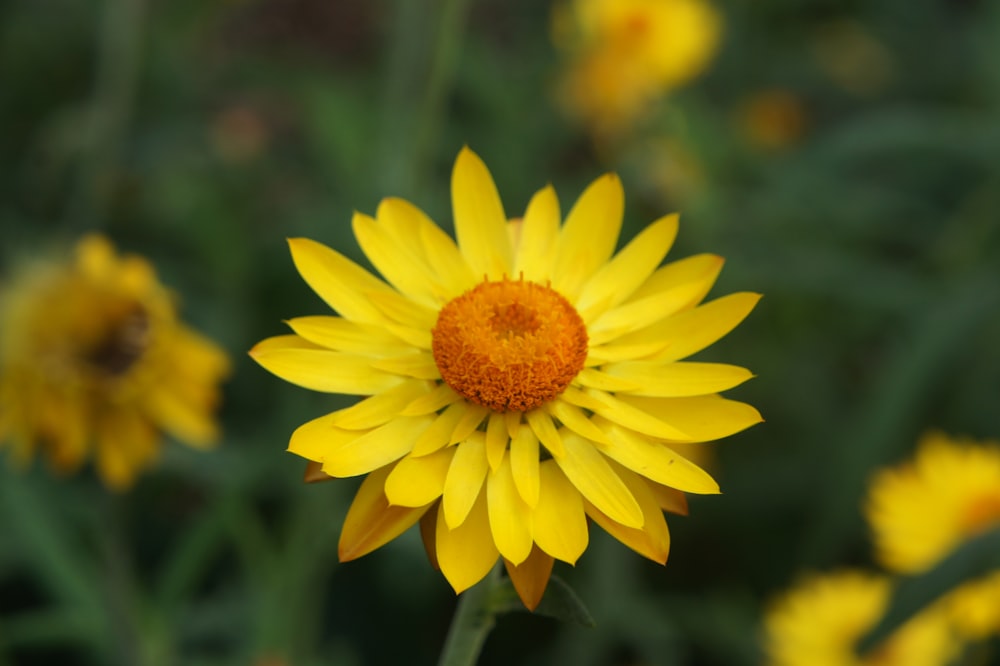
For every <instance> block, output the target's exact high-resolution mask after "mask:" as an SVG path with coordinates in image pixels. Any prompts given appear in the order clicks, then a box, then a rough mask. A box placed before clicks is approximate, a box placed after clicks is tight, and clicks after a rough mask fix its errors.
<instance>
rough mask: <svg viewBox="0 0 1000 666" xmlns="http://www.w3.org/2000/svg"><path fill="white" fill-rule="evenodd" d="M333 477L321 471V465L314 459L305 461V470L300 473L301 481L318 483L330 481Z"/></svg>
mask: <svg viewBox="0 0 1000 666" xmlns="http://www.w3.org/2000/svg"><path fill="white" fill-rule="evenodd" d="M332 480H333V477H332V476H329V475H327V474H324V473H323V465H322V464H321V463H318V462H316V461H315V460H308V461H306V471H305V474H303V475H302V482H303V483H319V482H321V481H332Z"/></svg>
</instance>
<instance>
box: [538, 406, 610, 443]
mask: <svg viewBox="0 0 1000 666" xmlns="http://www.w3.org/2000/svg"><path fill="white" fill-rule="evenodd" d="M545 410H546V411H547V412H548V413H549V414H551V415H552V418H554V419H557V420H558V421H559V422H560V423H562V424H563V425H564V426H566V427H567V428H569V429H570V430H572V431H573V432H575V433H576V434H578V435H580V436H581V437H583V438H585V439H593V440H596V441H603V440H604V438H605V434H604V432H603V431H602V430H601V429H600V428H598V427H597V426H595V425H594V424H593V423H591V422H590V418H589V417H588V416H587V415H586V414H585V413H584V412H583V410H582V409H580V408H579V407H577V406H576V405H573V404H571V403H569V402H566V401H565V400H561V399H559V398H558V397H557V398H555V399H554V400H552V401H551V402H549V403H547V404H546V405H545Z"/></svg>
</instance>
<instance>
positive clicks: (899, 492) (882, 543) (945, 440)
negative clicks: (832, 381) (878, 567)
mask: <svg viewBox="0 0 1000 666" xmlns="http://www.w3.org/2000/svg"><path fill="white" fill-rule="evenodd" d="M867 514H868V521H869V523H870V524H871V528H872V531H873V533H874V539H875V546H876V551H877V556H878V559H879V560H880V561H881V562H882V563H883V564H884V565H885V566H886V567H887V568H889V569H892V570H894V571H899V572H901V573H907V574H914V573H920V572H923V571H926V570H928V569H930V568H931V567H933V566H934V565H935V564H937V563H938V562H939V561H940V560H941V559H942V558H944V557H945V556H947V555H948V554H949V553H950V552H951V551H952V550H954V548H955V547H956V546H958V545H959V544H961V543H962V542H963V541H965V540H967V539H969V538H970V537H972V536H975V535H977V534H980V533H981V532H984V531H986V530H989V529H995V528H998V527H1000V443H997V442H981V443H977V442H974V441H972V440H967V439H959V438H950V437H948V436H947V435H944V434H943V433H937V432H933V433H929V434H927V435H925V436H924V437H923V438H922V440H921V441H920V443H919V446H918V449H917V453H916V455H915V457H914V459H913V460H912V461H911V462H908V463H906V464H903V465H900V466H898V467H894V468H890V469H886V470H883V471H882V472H880V473H879V474H878V475H877V476H876V477H875V479H874V480H873V482H872V484H871V489H870V492H869V500H868V506H867ZM998 574H1000V572H998ZM998 593H1000V576H998V575H993V576H991V577H988V578H986V579H984V580H982V581H974V582H972V583H967V584H966V585H963V586H962V587H960V588H959V589H958V590H956V591H954V592H952V593H951V594H949V596H948V598H947V599H946V602H948V605H950V606H951V608H952V610H953V613H954V616H955V620H956V626H958V628H959V629H961V630H962V631H964V632H965V633H967V634H969V635H971V636H982V635H985V634H988V633H990V632H995V631H997V630H1000V603H998V602H997V600H998V599H1000V594H998Z"/></svg>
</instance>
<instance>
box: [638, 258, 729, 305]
mask: <svg viewBox="0 0 1000 666" xmlns="http://www.w3.org/2000/svg"><path fill="white" fill-rule="evenodd" d="M725 263H726V260H725V259H723V258H722V257H720V256H719V255H717V254H696V255H693V256H690V257H685V258H684V259H678V260H677V261H671V262H670V263H669V264H667V265H665V266H661V267H660V268H658V269H656V271H655V272H654V273H653V274H652V275H651V276H650V277H649V279H648V280H646V281H645V282H644V283H643V284H642V286H640V287H639V288H638V289H636V290H635V292H633V293H632V295H631V296H630V297H629V299H628V301H627V302H634V301H641V300H645V299H647V298H649V297H657V296H658V297H661V298H664V300H665V301H666V302H667V303H668V304H669V305H670V307H671V308H675V309H674V310H672V311H670V312H667V313H665V314H672V313H673V312H679V311H680V310H684V309H688V308H692V307H694V306H695V305H697V304H698V303H700V302H701V299H703V298H705V295H706V294H708V292H709V291H710V290H711V288H712V285H714V284H715V281H716V280H717V279H718V277H719V273H720V272H722V267H723V265H724V264H725ZM681 294H685V295H686V297H687V300H686V301H685V300H681V299H680V298H679V297H680V295H681Z"/></svg>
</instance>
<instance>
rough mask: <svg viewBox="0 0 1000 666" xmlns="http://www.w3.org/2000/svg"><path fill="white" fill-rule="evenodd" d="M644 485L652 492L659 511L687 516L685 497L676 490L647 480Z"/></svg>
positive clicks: (686, 500)
mask: <svg viewBox="0 0 1000 666" xmlns="http://www.w3.org/2000/svg"><path fill="white" fill-rule="evenodd" d="M646 483H647V485H649V488H650V490H651V491H652V492H653V496H654V497H655V498H656V502H657V504H659V505H660V508H661V509H663V510H664V511H667V512H669V513H673V514H677V515H678V516H686V515H688V499H687V495H685V494H684V493H683V492H681V491H680V490H677V489H676V488H670V487H668V486H665V485H663V484H661V483H656V482H655V481H649V480H647V482H646Z"/></svg>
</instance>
